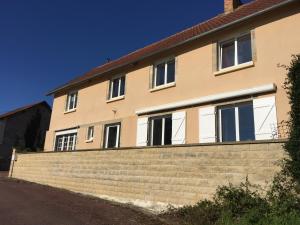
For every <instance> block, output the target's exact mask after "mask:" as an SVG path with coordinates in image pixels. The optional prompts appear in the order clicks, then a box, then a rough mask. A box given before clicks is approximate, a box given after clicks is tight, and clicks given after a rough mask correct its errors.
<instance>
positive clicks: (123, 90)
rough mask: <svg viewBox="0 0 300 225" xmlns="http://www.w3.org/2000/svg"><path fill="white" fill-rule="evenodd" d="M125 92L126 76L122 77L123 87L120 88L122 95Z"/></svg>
mask: <svg viewBox="0 0 300 225" xmlns="http://www.w3.org/2000/svg"><path fill="white" fill-rule="evenodd" d="M124 94H125V77H121V89H120V95H121V96H122V95H124Z"/></svg>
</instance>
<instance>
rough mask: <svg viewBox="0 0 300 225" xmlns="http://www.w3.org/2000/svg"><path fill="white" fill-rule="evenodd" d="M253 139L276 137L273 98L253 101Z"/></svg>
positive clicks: (275, 116)
mask: <svg viewBox="0 0 300 225" xmlns="http://www.w3.org/2000/svg"><path fill="white" fill-rule="evenodd" d="M253 111H254V125H255V139H256V140H267V139H274V138H277V137H278V132H277V115H276V104H275V96H272V97H266V98H259V99H254V100H253Z"/></svg>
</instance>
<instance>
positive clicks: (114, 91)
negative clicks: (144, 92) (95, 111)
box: [109, 76, 125, 99]
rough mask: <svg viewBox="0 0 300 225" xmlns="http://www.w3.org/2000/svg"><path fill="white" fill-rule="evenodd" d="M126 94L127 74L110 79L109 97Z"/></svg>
mask: <svg viewBox="0 0 300 225" xmlns="http://www.w3.org/2000/svg"><path fill="white" fill-rule="evenodd" d="M124 94H125V76H122V77H119V78H116V79H113V80H111V81H110V93H109V98H110V99H113V98H117V97H121V96H124Z"/></svg>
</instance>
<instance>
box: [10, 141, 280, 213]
mask: <svg viewBox="0 0 300 225" xmlns="http://www.w3.org/2000/svg"><path fill="white" fill-rule="evenodd" d="M283 156H284V151H283V148H282V143H280V142H268V143H262V142H256V143H240V144H225V145H190V146H172V147H163V148H160V147H159V148H144V149H139V148H136V149H120V150H107V151H103V150H99V151H74V152H52V153H37V154H17V156H16V161H15V162H14V164H13V166H12V171H11V173H12V174H11V175H12V177H13V178H18V179H22V180H27V181H31V182H36V183H40V184H45V185H50V186H53V187H58V188H64V189H68V190H71V191H74V192H79V193H83V194H88V195H93V196H97V197H101V198H105V199H110V200H115V201H118V202H131V203H133V204H136V205H140V206H143V207H147V208H152V209H155V210H159V209H161V207H162V208H164V207H165V206H166V205H167V204H173V205H177V206H178V205H187V204H194V203H196V202H197V201H198V200H200V199H204V198H210V197H211V196H212V195H213V193H214V192H215V190H216V188H217V186H219V185H223V184H228V183H229V182H231V183H233V184H238V183H240V182H241V181H245V178H246V176H248V177H249V180H250V182H253V183H255V184H261V185H265V184H266V181H270V180H271V179H272V177H273V175H274V173H275V172H276V171H279V169H280V167H279V165H278V161H279V160H281V159H282V158H283Z"/></svg>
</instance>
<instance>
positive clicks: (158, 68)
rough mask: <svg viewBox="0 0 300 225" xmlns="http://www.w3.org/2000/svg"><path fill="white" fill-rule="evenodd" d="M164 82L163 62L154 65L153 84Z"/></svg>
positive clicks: (157, 84)
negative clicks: (154, 79)
mask: <svg viewBox="0 0 300 225" xmlns="http://www.w3.org/2000/svg"><path fill="white" fill-rule="evenodd" d="M164 83H165V63H162V64H159V65H157V66H156V83H155V86H159V85H163V84H164Z"/></svg>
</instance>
